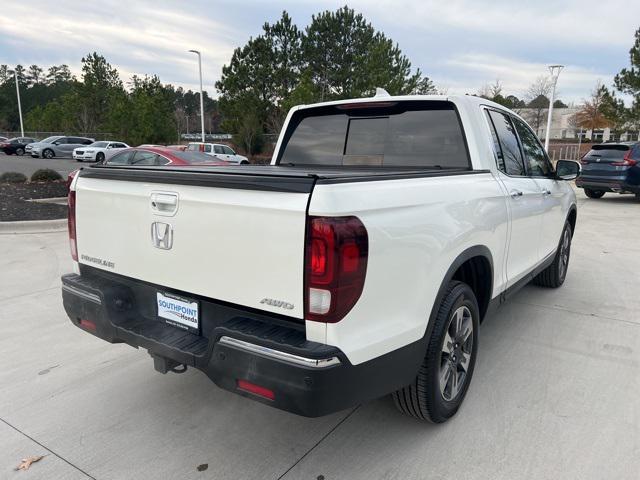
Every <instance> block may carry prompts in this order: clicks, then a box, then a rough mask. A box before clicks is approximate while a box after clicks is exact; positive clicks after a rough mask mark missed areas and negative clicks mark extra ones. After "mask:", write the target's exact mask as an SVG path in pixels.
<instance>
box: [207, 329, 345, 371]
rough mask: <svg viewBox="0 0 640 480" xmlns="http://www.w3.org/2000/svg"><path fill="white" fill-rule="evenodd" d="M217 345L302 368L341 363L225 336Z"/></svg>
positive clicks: (334, 359)
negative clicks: (302, 355)
mask: <svg viewBox="0 0 640 480" xmlns="http://www.w3.org/2000/svg"><path fill="white" fill-rule="evenodd" d="M218 343H220V344H221V345H226V346H228V347H232V348H237V349H239V350H245V351H247V352H251V353H255V354H257V355H262V356H263V357H267V358H273V359H274V360H280V361H282V362H286V363H291V364H293V365H299V366H302V367H309V368H326V367H332V366H334V365H339V364H340V363H341V362H340V359H339V358H338V357H329V358H321V359H315V358H307V357H301V356H299V355H294V354H292V353H286V352H281V351H280V350H274V349H273V348H268V347H263V346H261V345H256V344H255V343H249V342H245V341H243V340H238V339H237V338H232V337H227V336H226V335H225V336H224V337H222V338H220V340H219V342H218Z"/></svg>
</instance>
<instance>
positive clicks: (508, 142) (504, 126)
mask: <svg viewBox="0 0 640 480" xmlns="http://www.w3.org/2000/svg"><path fill="white" fill-rule="evenodd" d="M489 116H490V117H491V120H492V121H493V125H494V126H495V128H496V133H497V134H498V141H499V142H500V148H501V150H502V157H503V159H504V168H505V170H504V172H505V173H506V174H507V175H514V176H523V175H525V170H524V163H523V161H522V154H521V153H520V145H519V144H518V137H517V136H516V131H515V129H514V127H513V124H512V123H511V120H509V117H508V116H507V115H504V114H503V113H500V112H496V111H495V110H490V111H489Z"/></svg>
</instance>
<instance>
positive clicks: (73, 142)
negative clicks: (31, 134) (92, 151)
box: [25, 135, 95, 158]
mask: <svg viewBox="0 0 640 480" xmlns="http://www.w3.org/2000/svg"><path fill="white" fill-rule="evenodd" d="M93 142H95V140H94V139H93V138H86V137H67V136H61V135H55V136H53V137H48V138H45V139H44V140H42V141H40V142H35V143H31V144H29V145H27V147H26V148H25V151H26V152H27V153H28V154H29V155H31V156H32V157H34V158H38V157H42V158H53V157H71V155H72V154H73V150H74V149H76V148H78V147H84V146H86V145H91V144H92V143H93Z"/></svg>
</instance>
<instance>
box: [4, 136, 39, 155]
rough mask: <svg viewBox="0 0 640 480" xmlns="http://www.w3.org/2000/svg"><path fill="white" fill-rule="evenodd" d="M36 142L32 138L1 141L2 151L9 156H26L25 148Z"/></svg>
mask: <svg viewBox="0 0 640 480" xmlns="http://www.w3.org/2000/svg"><path fill="white" fill-rule="evenodd" d="M34 142H35V140H34V139H33V138H31V137H16V138H7V139H5V140H0V150H2V151H3V152H4V153H5V154H7V155H24V152H25V148H26V147H27V145H29V144H30V143H34Z"/></svg>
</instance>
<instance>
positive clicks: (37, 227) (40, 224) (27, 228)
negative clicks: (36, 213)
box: [0, 218, 67, 235]
mask: <svg viewBox="0 0 640 480" xmlns="http://www.w3.org/2000/svg"><path fill="white" fill-rule="evenodd" d="M66 229H67V219H66V218H58V219H55V220H25V221H21V222H0V235H20V234H25V233H54V232H63V231H65V230H66Z"/></svg>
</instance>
